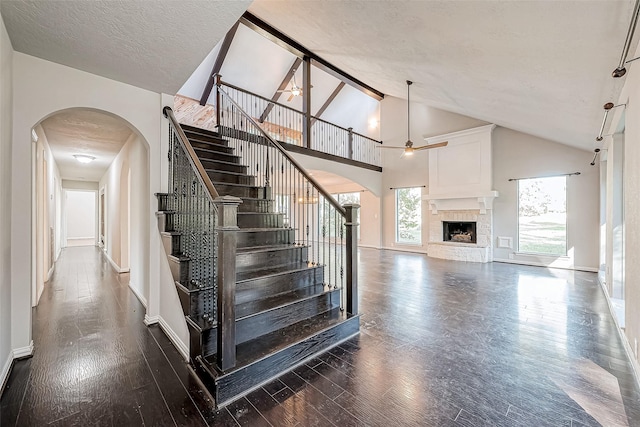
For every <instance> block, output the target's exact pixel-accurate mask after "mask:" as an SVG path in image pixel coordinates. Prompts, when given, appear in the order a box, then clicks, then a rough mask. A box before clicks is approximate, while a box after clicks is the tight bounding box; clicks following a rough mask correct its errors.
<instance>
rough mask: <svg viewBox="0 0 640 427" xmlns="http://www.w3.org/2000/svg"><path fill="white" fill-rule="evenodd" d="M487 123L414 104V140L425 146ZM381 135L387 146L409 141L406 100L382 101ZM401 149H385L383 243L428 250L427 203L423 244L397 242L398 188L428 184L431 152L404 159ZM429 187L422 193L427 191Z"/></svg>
mask: <svg viewBox="0 0 640 427" xmlns="http://www.w3.org/2000/svg"><path fill="white" fill-rule="evenodd" d="M485 124H487V123H486V122H483V121H481V120H476V119H473V118H470V117H465V116H461V115H459V114H454V113H449V112H446V111H443V110H439V109H437V108H432V107H427V106H425V105H422V104H418V103H414V102H412V103H411V140H412V141H413V143H414V145H416V146H420V145H425V144H426V142H425V141H424V138H425V137H431V136H437V135H442V134H445V133H450V132H455V131H460V130H464V129H469V128H473V127H477V126H481V125H485ZM380 138H381V139H382V141H384V145H389V146H404V144H405V142H406V141H407V101H406V100H404V99H400V98H395V97H391V96H387V97H385V98H384V99H383V100H382V102H381V103H380ZM401 154H402V150H392V149H382V193H381V194H382V208H381V209H382V246H383V247H386V248H394V249H400V250H409V251H414V252H422V253H426V251H427V241H428V229H429V222H428V221H429V211H428V209H427V208H428V206H427V203H426V202H424V201H423V203H422V219H423V222H422V244H421V245H419V246H412V245H402V244H397V243H395V191H394V190H390V188H392V187H393V188H395V187H419V186H423V185H424V186H428V184H429V154H428V152H427V151H422V152H417V153H415V154H414V155H413V156H406V157H403V158H401V157H400V156H401ZM428 190H429V189H428V188H427V187H425V188H423V189H422V195H423V196H425V195H427V194H428V192H429V191H428Z"/></svg>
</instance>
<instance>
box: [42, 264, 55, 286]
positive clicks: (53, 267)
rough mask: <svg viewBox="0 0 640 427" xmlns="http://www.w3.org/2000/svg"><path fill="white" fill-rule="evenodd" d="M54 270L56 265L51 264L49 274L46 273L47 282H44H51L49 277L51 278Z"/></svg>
mask: <svg viewBox="0 0 640 427" xmlns="http://www.w3.org/2000/svg"><path fill="white" fill-rule="evenodd" d="M55 269H56V265H55V264H53V265H52V266H51V268H50V269H49V272H48V273H47V280H45V282H48V281H49V280H51V276H53V272H54V270H55Z"/></svg>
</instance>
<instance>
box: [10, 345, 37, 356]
mask: <svg viewBox="0 0 640 427" xmlns="http://www.w3.org/2000/svg"><path fill="white" fill-rule="evenodd" d="M29 356H33V341H31V343H30V344H29V345H28V346H26V347H20V348H14V349H13V358H14V359H22V358H23V357H29Z"/></svg>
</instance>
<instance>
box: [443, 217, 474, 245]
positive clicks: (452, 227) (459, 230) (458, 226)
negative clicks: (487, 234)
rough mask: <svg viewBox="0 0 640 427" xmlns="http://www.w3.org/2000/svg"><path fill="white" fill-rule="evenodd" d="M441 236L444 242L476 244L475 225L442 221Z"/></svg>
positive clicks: (472, 223)
mask: <svg viewBox="0 0 640 427" xmlns="http://www.w3.org/2000/svg"><path fill="white" fill-rule="evenodd" d="M442 235H443V237H442V240H443V241H445V242H457V243H476V223H475V222H467V221H465V222H460V221H457V222H453V221H442Z"/></svg>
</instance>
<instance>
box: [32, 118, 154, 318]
mask: <svg viewBox="0 0 640 427" xmlns="http://www.w3.org/2000/svg"><path fill="white" fill-rule="evenodd" d="M32 136H33V138H32V139H33V141H32V142H33V149H32V153H33V156H32V166H33V172H32V177H33V181H32V182H33V183H34V185H33V188H32V189H33V195H32V206H33V207H34V209H33V211H32V226H33V228H32V229H33V234H32V236H33V237H32V248H33V250H32V254H33V256H32V272H33V274H32V277H33V280H32V305H34V306H35V305H37V302H38V298H39V296H40V294H41V293H42V290H43V289H44V285H45V283H46V281H47V280H48V279H49V278H50V277H51V275H52V274H55V273H54V272H55V269H54V266H55V260H56V259H57V257H58V255H59V254H60V253H61V251H63V250H64V249H65V247H66V246H67V244H68V241H67V237H68V233H69V230H68V227H67V226H66V222H67V221H66V220H67V215H68V214H69V212H68V209H67V203H66V202H67V197H66V196H67V192H69V191H80V192H93V193H94V194H95V199H94V200H95V202H94V203H95V206H94V209H86V214H87V215H92V216H93V218H91V219H92V224H95V225H94V227H95V229H96V230H95V234H94V235H95V236H97V238H96V239H95V242H94V244H95V245H97V246H99V247H100V250H101V251H102V254H103V256H104V258H105V260H107V261H108V263H109V264H110V265H111V266H112V268H113V269H114V270H115V271H116V272H117V273H128V272H131V283H132V285H131V286H132V290H133V291H134V293H136V295H138V297H139V298H140V299H141V300H143V303H144V302H146V301H145V300H146V295H147V293H148V286H147V282H148V279H147V275H148V271H147V270H148V268H147V265H146V261H145V257H146V252H147V251H148V244H149V243H148V242H149V233H148V227H147V226H146V224H147V223H146V222H145V219H146V214H147V212H148V210H149V200H148V197H147V196H148V194H149V146H148V143H147V141H146V140H145V138H144V137H143V136H142V135H141V134H140V132H139V131H138V130H137V129H136V128H135V127H134V126H133V125H131V124H130V123H129V122H127V121H126V120H125V119H123V118H121V117H120V116H118V115H115V114H112V113H110V112H107V111H103V110H98V109H93V108H71V109H65V110H60V111H56V112H54V113H52V114H50V115H48V116H47V117H45V118H43V119H42V120H40V121H39V122H38V123H37V124H36V125H34V126H33V132H32ZM132 170H133V171H134V172H135V173H131V171H132ZM76 215H77V212H76ZM145 287H147V289H145Z"/></svg>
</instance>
